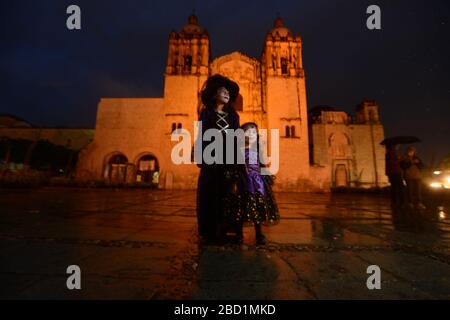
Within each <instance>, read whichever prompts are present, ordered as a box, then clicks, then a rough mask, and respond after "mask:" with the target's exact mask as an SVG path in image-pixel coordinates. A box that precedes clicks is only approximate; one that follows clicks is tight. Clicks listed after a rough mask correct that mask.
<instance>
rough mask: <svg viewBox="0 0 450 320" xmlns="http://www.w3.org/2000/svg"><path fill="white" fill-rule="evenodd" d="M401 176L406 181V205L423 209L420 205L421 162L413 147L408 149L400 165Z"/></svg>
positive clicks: (421, 204)
mask: <svg viewBox="0 0 450 320" xmlns="http://www.w3.org/2000/svg"><path fill="white" fill-rule="evenodd" d="M400 165H401V167H402V169H403V175H404V178H405V180H406V190H407V196H408V204H409V206H411V207H414V206H415V207H416V208H418V209H425V206H424V205H423V203H422V191H421V188H422V185H421V184H422V173H421V170H422V168H423V166H424V165H423V162H422V161H421V160H420V159H419V157H418V156H417V151H416V149H415V148H413V147H408V149H407V150H406V154H405V157H404V158H403V159H402V161H401V163H400Z"/></svg>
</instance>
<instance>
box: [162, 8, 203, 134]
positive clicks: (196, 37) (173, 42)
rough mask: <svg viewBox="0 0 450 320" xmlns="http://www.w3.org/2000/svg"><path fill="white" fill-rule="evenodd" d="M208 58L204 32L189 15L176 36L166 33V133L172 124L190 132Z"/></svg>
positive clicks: (173, 32)
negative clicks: (167, 39) (167, 38)
mask: <svg viewBox="0 0 450 320" xmlns="http://www.w3.org/2000/svg"><path fill="white" fill-rule="evenodd" d="M210 57H211V49H210V43H209V35H208V31H207V30H206V29H205V28H203V27H202V26H201V25H200V24H199V21H198V18H197V16H196V15H194V14H192V15H190V16H189V18H188V21H187V24H186V25H184V26H183V27H182V28H181V30H180V31H179V32H176V31H172V32H170V34H169V41H168V51H167V64H166V70H165V73H164V101H165V112H166V120H167V121H168V122H167V125H166V127H167V133H169V134H170V133H171V132H172V131H173V130H172V127H173V126H174V124H175V127H176V128H180V127H181V128H184V129H188V130H189V131H190V132H193V131H192V130H193V122H194V120H197V118H198V115H197V109H198V104H199V92H200V91H201V87H202V85H203V83H204V82H205V81H206V79H207V78H208V75H209V63H210Z"/></svg>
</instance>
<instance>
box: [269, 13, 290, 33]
mask: <svg viewBox="0 0 450 320" xmlns="http://www.w3.org/2000/svg"><path fill="white" fill-rule="evenodd" d="M270 33H271V34H272V36H274V37H275V36H277V35H278V36H279V37H281V38H287V37H288V36H292V32H291V30H289V29H288V28H286V27H285V26H284V22H283V19H281V17H277V18H276V19H275V21H274V23H273V28H272V30H271V31H270Z"/></svg>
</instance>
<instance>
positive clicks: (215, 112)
mask: <svg viewBox="0 0 450 320" xmlns="http://www.w3.org/2000/svg"><path fill="white" fill-rule="evenodd" d="M238 94H239V86H238V85H237V83H235V82H233V81H232V80H230V79H228V78H226V77H224V76H221V75H218V74H216V75H213V76H211V77H209V78H208V80H207V81H206V83H205V85H204V87H203V90H202V92H201V99H202V103H203V108H202V110H201V112H200V117H199V121H201V123H202V131H201V132H199V138H202V137H203V133H204V132H205V131H206V130H208V129H211V128H215V129H217V130H219V132H220V133H221V134H222V141H223V144H222V146H223V149H222V150H223V152H222V155H223V161H222V163H212V164H206V163H205V161H204V158H203V161H202V164H199V166H200V168H201V170H200V176H199V179H198V189H197V221H198V233H199V235H200V236H201V237H202V238H204V239H205V240H207V241H215V240H220V239H222V238H223V237H224V235H225V232H226V230H224V225H223V223H222V221H223V220H222V219H223V207H224V206H223V199H224V198H225V196H226V195H227V194H228V193H229V192H230V191H231V188H232V183H231V182H230V179H229V176H230V172H232V171H233V170H235V168H236V167H237V166H236V165H234V164H226V150H225V146H226V143H225V141H226V135H227V132H226V130H227V129H234V130H236V129H238V128H239V125H240V124H239V115H238V114H237V112H236V111H235V109H234V107H233V102H234V101H235V99H236V97H237V96H238ZM211 142H212V141H202V155H203V151H204V149H205V147H206V146H207V145H208V144H210V143H211ZM235 154H236V153H235Z"/></svg>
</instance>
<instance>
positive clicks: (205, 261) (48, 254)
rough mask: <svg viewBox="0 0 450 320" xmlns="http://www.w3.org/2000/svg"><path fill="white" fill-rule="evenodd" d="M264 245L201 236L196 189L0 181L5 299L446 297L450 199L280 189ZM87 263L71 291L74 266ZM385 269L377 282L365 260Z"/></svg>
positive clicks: (247, 238) (449, 288) (247, 237)
mask: <svg viewBox="0 0 450 320" xmlns="http://www.w3.org/2000/svg"><path fill="white" fill-rule="evenodd" d="M276 197H277V200H278V204H279V207H280V214H281V222H280V224H279V225H277V226H273V227H267V228H264V230H263V231H264V233H265V234H266V237H267V240H268V242H267V244H266V245H262V246H256V245H255V241H254V232H253V229H252V228H245V231H244V243H243V244H239V243H233V242H232V241H230V242H229V243H226V244H215V245H207V244H203V243H201V242H199V239H198V237H197V236H196V214H195V204H196V193H195V191H162V190H146V189H70V188H43V189H30V190H23V189H6V190H5V189H3V190H1V193H0V248H1V250H0V261H1V263H0V283H1V290H0V292H1V298H3V299H5V298H6V299H449V298H450V219H449V214H448V213H447V212H446V210H448V208H447V207H443V208H442V207H441V208H440V209H439V210H438V209H437V207H436V206H434V205H432V206H429V208H428V209H427V210H425V211H423V212H416V211H413V210H405V211H399V212H397V211H395V212H393V211H392V209H391V207H390V204H389V200H388V197H387V196H386V195H375V194H306V193H303V194H302V193H277V194H276ZM70 265H77V266H79V267H80V269H81V290H69V289H68V288H67V285H66V282H67V278H68V277H69V276H70V275H69V274H67V273H66V271H67V268H68V266H70ZM371 265H377V266H379V267H380V269H381V289H379V290H377V289H374V290H369V289H368V287H367V285H366V282H367V279H368V277H369V276H370V274H368V273H367V268H368V267H369V266H371Z"/></svg>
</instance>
